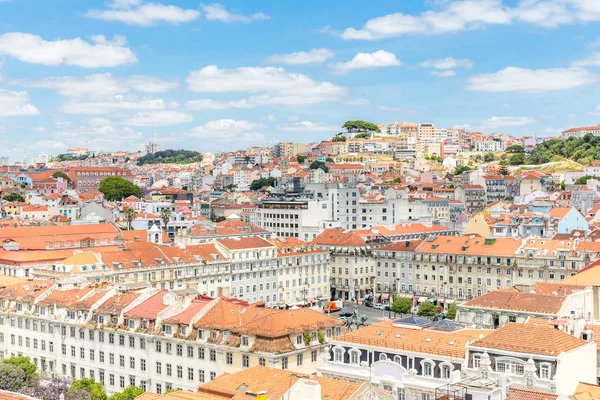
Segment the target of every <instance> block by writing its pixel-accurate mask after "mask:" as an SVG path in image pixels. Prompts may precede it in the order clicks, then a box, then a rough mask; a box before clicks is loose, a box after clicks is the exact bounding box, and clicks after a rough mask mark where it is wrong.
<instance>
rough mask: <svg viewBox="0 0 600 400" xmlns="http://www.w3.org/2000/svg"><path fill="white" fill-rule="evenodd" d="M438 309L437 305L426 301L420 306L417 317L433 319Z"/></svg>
mask: <svg viewBox="0 0 600 400" xmlns="http://www.w3.org/2000/svg"><path fill="white" fill-rule="evenodd" d="M436 312H437V309H436V307H435V305H434V304H433V303H432V302H430V301H424V302H422V303H421V304H419V311H417V315H418V316H419V317H433V316H434V315H435V313H436Z"/></svg>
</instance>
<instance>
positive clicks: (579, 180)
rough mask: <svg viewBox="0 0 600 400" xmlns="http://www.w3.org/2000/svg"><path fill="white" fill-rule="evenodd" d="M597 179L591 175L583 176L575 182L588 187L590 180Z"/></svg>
mask: <svg viewBox="0 0 600 400" xmlns="http://www.w3.org/2000/svg"><path fill="white" fill-rule="evenodd" d="M594 178H595V177H593V176H591V175H586V176H582V177H581V178H578V179H577V180H576V181H575V184H576V185H587V181H588V180H590V179H594Z"/></svg>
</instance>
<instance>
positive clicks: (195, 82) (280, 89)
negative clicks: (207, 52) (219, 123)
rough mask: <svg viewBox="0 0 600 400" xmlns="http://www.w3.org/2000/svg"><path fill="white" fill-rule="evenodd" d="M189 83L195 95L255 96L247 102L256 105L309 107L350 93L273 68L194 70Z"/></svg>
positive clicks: (336, 99) (335, 99)
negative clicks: (244, 93) (238, 94)
mask: <svg viewBox="0 0 600 400" xmlns="http://www.w3.org/2000/svg"><path fill="white" fill-rule="evenodd" d="M186 82H187V84H188V86H189V89H190V90H191V91H192V92H198V93H228V92H231V93H232V92H246V93H254V94H255V95H254V96H251V97H250V98H248V99H247V102H248V103H249V104H253V105H257V106H258V105H269V104H277V105H309V104H316V103H321V102H326V101H338V100H341V99H343V98H344V97H345V96H346V94H347V89H346V88H345V87H342V86H337V85H334V84H332V83H330V82H318V81H315V80H313V79H311V78H309V77H308V76H306V75H303V74H298V73H293V72H287V71H286V70H285V69H283V68H273V67H264V68H261V67H240V68H235V69H219V68H218V67H217V66H216V65H209V66H206V67H204V68H202V69H200V70H197V71H192V72H191V73H190V74H189V75H188V77H187V79H186Z"/></svg>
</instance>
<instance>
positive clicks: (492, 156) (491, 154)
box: [483, 152, 496, 162]
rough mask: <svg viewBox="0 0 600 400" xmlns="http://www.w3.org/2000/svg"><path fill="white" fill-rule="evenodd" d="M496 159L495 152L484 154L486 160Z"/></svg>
mask: <svg viewBox="0 0 600 400" xmlns="http://www.w3.org/2000/svg"><path fill="white" fill-rule="evenodd" d="M495 159H496V157H495V156H494V153H491V152H490V153H485V154H484V156H483V161H485V162H492V161H494V160H495Z"/></svg>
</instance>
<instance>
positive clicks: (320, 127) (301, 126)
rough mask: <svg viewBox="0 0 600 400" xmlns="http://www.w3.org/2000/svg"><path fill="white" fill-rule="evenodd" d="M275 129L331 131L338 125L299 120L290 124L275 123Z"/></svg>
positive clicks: (337, 129)
mask: <svg viewBox="0 0 600 400" xmlns="http://www.w3.org/2000/svg"><path fill="white" fill-rule="evenodd" d="M277 129H279V130H281V131H292V132H332V131H339V130H340V127H339V126H338V125H331V124H326V123H324V122H311V121H299V122H294V123H291V124H280V125H277Z"/></svg>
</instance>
